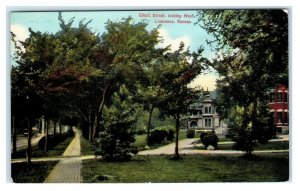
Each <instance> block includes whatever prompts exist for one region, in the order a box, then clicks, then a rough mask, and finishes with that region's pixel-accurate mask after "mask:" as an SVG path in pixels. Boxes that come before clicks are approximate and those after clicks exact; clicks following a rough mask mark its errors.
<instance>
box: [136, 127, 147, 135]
mask: <svg viewBox="0 0 300 191" xmlns="http://www.w3.org/2000/svg"><path fill="white" fill-rule="evenodd" d="M145 133H146V129H145V128H138V129H137V130H136V134H138V135H143V134H145Z"/></svg>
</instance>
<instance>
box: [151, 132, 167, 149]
mask: <svg viewBox="0 0 300 191" xmlns="http://www.w3.org/2000/svg"><path fill="white" fill-rule="evenodd" d="M167 136H168V131H167V130H166V129H154V130H152V131H151V132H150V136H149V139H150V140H149V144H150V145H154V144H160V143H162V142H163V141H164V140H165V138H166V137H167Z"/></svg>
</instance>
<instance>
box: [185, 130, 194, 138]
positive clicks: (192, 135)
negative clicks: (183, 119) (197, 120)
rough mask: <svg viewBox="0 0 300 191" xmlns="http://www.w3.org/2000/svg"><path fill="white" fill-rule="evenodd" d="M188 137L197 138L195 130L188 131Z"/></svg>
mask: <svg viewBox="0 0 300 191" xmlns="http://www.w3.org/2000/svg"><path fill="white" fill-rule="evenodd" d="M186 137H187V138H194V137H195V130H192V129H188V130H187V131H186Z"/></svg>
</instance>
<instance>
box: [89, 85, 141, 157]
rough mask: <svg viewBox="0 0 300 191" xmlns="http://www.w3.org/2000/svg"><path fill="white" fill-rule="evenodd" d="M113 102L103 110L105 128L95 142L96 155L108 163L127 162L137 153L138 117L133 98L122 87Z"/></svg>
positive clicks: (114, 96)
mask: <svg viewBox="0 0 300 191" xmlns="http://www.w3.org/2000/svg"><path fill="white" fill-rule="evenodd" d="M111 101H112V102H111V104H110V105H108V106H105V107H104V108H103V124H102V125H103V126H102V130H101V132H100V134H99V139H98V140H97V141H96V142H95V155H96V156H99V155H101V156H102V157H103V159H104V160H106V161H127V160H130V159H131V157H132V154H136V153H137V148H136V147H135V146H134V145H133V143H134V141H135V139H134V135H135V133H136V132H135V129H134V128H133V124H135V123H136V115H137V113H136V111H135V105H134V102H133V96H132V95H131V94H130V92H129V90H128V89H127V88H126V86H125V85H121V86H120V89H119V91H117V92H115V93H114V94H113V96H112V100H111Z"/></svg>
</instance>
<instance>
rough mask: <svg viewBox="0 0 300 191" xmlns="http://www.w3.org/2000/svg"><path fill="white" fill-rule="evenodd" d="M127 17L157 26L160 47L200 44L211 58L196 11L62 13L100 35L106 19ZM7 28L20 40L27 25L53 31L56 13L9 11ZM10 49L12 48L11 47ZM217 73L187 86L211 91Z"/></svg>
mask: <svg viewBox="0 0 300 191" xmlns="http://www.w3.org/2000/svg"><path fill="white" fill-rule="evenodd" d="M129 16H131V17H132V18H133V20H134V22H135V23H137V22H141V21H143V22H147V23H148V26H147V30H152V29H153V28H157V27H158V26H159V25H160V28H159V32H160V36H161V37H162V38H163V39H164V41H163V43H161V44H160V46H167V45H171V51H174V50H176V49H177V48H178V46H179V44H180V42H181V41H182V42H184V44H185V48H189V49H190V50H191V51H197V49H198V48H199V47H200V46H203V47H204V53H203V56H205V57H207V58H209V59H211V58H212V57H213V56H214V52H212V51H211V48H210V46H208V45H207V43H206V40H207V39H208V40H212V37H211V36H210V35H208V34H207V33H206V31H205V30H204V29H202V28H201V27H200V26H199V25H196V24H195V23H196V22H197V11H196V10H184V11H182V10H172V11H166V10H160V11H155V10H153V11H151V10H150V11H149V10H148V11H142V10H136V11H76V12H72V11H68V12H62V17H63V19H64V20H65V21H68V20H70V19H72V18H74V23H73V26H74V27H76V26H78V23H79V22H80V21H81V20H83V19H85V21H89V20H92V21H91V22H90V24H89V25H88V26H89V27H90V28H91V30H92V31H94V32H96V33H100V34H102V33H103V32H105V23H106V22H107V20H111V21H116V22H117V21H120V20H121V19H122V18H127V17H129ZM10 27H11V31H12V32H13V33H14V34H15V35H16V39H17V40H20V41H23V40H25V39H26V38H27V37H28V35H29V32H28V28H31V29H32V30H33V31H41V32H48V33H56V32H57V31H58V30H59V23H58V12H11V14H10ZM12 51H13V49H12ZM217 78H218V75H217V73H216V72H215V71H213V70H211V71H206V72H205V74H201V75H199V76H198V77H197V78H196V79H195V80H193V81H192V82H191V83H190V84H189V86H190V87H203V88H204V89H205V90H206V89H208V90H209V91H213V90H214V89H215V81H216V79H217Z"/></svg>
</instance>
